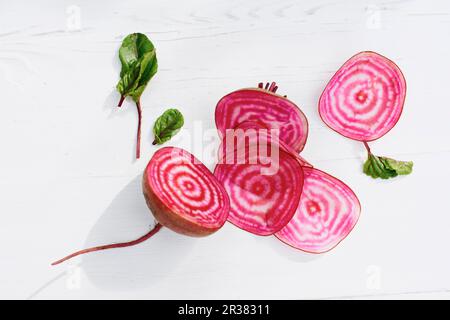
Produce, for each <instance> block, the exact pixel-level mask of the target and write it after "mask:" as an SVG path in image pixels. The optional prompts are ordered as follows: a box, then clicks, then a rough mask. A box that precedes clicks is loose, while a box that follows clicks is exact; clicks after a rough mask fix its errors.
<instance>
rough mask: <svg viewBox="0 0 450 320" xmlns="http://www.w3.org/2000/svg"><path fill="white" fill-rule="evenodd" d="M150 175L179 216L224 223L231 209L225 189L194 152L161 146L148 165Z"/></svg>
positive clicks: (154, 186)
mask: <svg viewBox="0 0 450 320" xmlns="http://www.w3.org/2000/svg"><path fill="white" fill-rule="evenodd" d="M147 176H148V179H149V180H148V182H149V184H150V186H151V187H152V189H153V190H154V192H155V194H156V195H157V197H158V198H159V199H161V200H162V201H163V202H164V203H165V204H167V205H168V206H169V208H170V209H171V210H173V211H174V212H177V213H178V214H179V215H180V216H183V217H184V218H186V219H188V220H190V221H193V222H195V223H199V224H201V225H203V226H206V227H217V226H221V225H223V224H224V223H225V221H226V217H227V214H228V210H229V199H228V196H227V195H226V192H225V189H224V188H223V187H222V186H221V185H220V184H219V182H218V181H217V179H216V178H215V177H214V176H213V175H212V173H211V172H210V171H209V170H208V168H206V167H205V166H204V165H203V164H202V163H200V161H199V160H197V159H196V158H195V157H194V156H193V155H191V154H189V153H188V152H186V151H184V150H181V149H178V148H171V147H166V148H162V149H160V150H158V151H157V152H156V153H155V155H154V156H153V160H152V161H151V163H150V164H149V166H148V167H147Z"/></svg>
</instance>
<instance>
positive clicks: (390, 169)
mask: <svg viewBox="0 0 450 320" xmlns="http://www.w3.org/2000/svg"><path fill="white" fill-rule="evenodd" d="M412 167H413V162H412V161H398V160H394V159H391V158H386V157H378V156H375V155H373V154H369V156H368V158H367V160H366V162H365V163H364V166H363V171H364V173H365V174H367V175H368V176H371V177H372V178H374V179H376V178H381V179H389V178H394V177H396V176H398V175H406V174H410V173H411V172H412Z"/></svg>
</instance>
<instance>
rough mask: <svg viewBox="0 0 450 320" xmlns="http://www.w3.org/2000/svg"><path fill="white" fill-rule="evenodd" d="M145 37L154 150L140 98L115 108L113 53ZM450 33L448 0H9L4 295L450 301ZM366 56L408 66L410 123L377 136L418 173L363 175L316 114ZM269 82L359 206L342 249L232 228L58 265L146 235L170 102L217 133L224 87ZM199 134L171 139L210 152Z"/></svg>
mask: <svg viewBox="0 0 450 320" xmlns="http://www.w3.org/2000/svg"><path fill="white" fill-rule="evenodd" d="M131 32H144V33H146V34H148V35H149V37H150V38H151V39H152V40H153V42H154V43H155V45H156V48H157V53H158V59H159V65H160V68H159V72H158V74H157V75H156V76H155V78H154V79H153V80H152V82H151V83H150V85H149V88H148V89H147V91H146V92H145V93H144V95H143V97H142V104H143V106H144V123H143V144H142V148H143V159H142V160H140V161H134V160H133V154H134V146H135V145H134V135H135V128H136V111H135V108H134V105H133V104H132V103H130V102H127V103H125V105H124V107H123V108H122V109H121V110H118V109H116V108H115V107H114V106H115V105H116V103H117V100H118V98H119V96H118V94H117V93H116V92H115V90H114V86H115V84H116V82H117V80H118V73H119V62H118V58H117V53H116V52H117V49H118V47H119V45H120V42H121V39H122V38H123V37H124V36H125V35H126V34H128V33H131ZM449 36H450V3H449V2H448V1H445V0H440V1H438V0H435V1H425V0H422V1H419V0H417V1H412V0H411V1H407V0H403V1H356V0H354V1H331V0H327V1H273V0H251V1H250V0H248V1H230V0H227V1H204V0H195V1H177V2H175V1H163V0H158V1H144V0H142V1H87V0H85V1H75V0H73V1H56V0H46V1H44V0H40V1H28V2H26V1H6V0H1V1H0V92H1V100H0V101H1V110H2V116H1V117H0V137H1V138H0V141H1V148H2V152H1V157H0V194H1V200H0V214H1V222H0V243H1V245H0V248H1V249H0V298H21V299H24V298H31V299H49V298H59V299H72V298H74V299H78V298H86V299H89V298H96V299H104V298H113V299H115V298H157V299H159V298H164V299H171V298H180V299H184V298H193V299H202V298H275V299H278V298H295V299H298V298H333V297H344V298H354V297H363V298H380V297H381V298H399V297H402V298H450V273H449V269H450V256H449V255H450V253H449V250H448V245H449V242H450V206H449V201H448V199H449V187H448V181H450V169H449V162H450V153H449V152H450V139H449V138H450V135H449V131H450V129H449V128H450V125H449V121H450V120H449V119H450V105H449V102H448V101H449V99H448V94H449V92H450V86H449V85H450V84H449V82H448V72H449V71H450V59H449V56H450V42H449V41H448V39H449ZM361 50H375V51H378V52H380V53H382V54H384V55H386V56H388V57H390V58H392V59H393V60H395V61H396V62H397V63H398V64H399V66H400V67H401V68H402V70H403V71H404V74H405V76H406V78H407V83H408V94H407V102H406V105H405V109H404V113H403V115H402V118H401V119H400V121H399V123H398V124H397V126H396V127H395V128H394V129H393V130H392V131H391V132H389V133H388V134H387V135H386V136H385V137H383V138H382V139H380V140H379V141H377V142H376V143H373V144H372V148H373V149H374V151H375V152H376V153H378V154H381V155H389V156H393V157H396V158H400V159H405V160H413V161H414V162H415V167H414V170H415V171H414V173H413V174H412V175H411V176H408V177H404V178H399V179H395V180H392V181H373V180H371V179H370V178H368V177H366V176H364V175H363V174H362V173H361V163H362V158H363V157H365V155H364V152H363V151H364V150H363V146H362V145H361V144H359V143H357V142H354V141H350V140H348V139H345V138H343V137H341V136H339V135H337V134H336V133H335V132H333V131H331V130H330V129H328V128H327V127H326V126H325V125H324V124H323V123H322V122H321V121H320V119H319V117H318V113H317V109H316V105H317V101H318V97H319V95H320V93H321V91H322V90H323V88H324V86H325V84H326V82H327V80H328V79H329V78H330V77H331V76H332V74H333V72H334V71H336V70H337V68H338V67H339V66H340V65H341V64H342V63H343V62H344V61H345V60H346V59H347V58H348V57H350V56H351V55H353V54H354V53H356V52H358V51H361ZM272 80H275V81H278V83H279V86H280V89H279V91H280V92H281V93H284V94H287V95H288V96H289V97H290V98H291V99H292V100H293V101H295V102H297V103H298V104H299V105H300V106H301V107H302V109H303V111H304V112H305V113H306V115H307V116H308V119H309V123H310V135H309V140H308V144H307V146H306V149H305V151H304V153H303V155H304V156H305V157H306V158H307V159H309V160H310V161H311V162H312V163H314V164H315V165H316V166H317V167H319V168H321V169H324V170H326V171H328V172H330V173H332V174H334V175H336V176H337V177H340V178H341V179H343V180H344V181H346V182H347V183H348V184H349V185H350V186H351V187H352V188H353V189H354V190H355V191H356V192H357V194H358V196H359V198H360V200H361V202H362V206H363V212H362V216H361V219H360V221H359V224H358V225H357V227H356V228H355V230H354V231H353V232H352V234H351V235H350V236H349V237H348V238H347V239H346V240H345V241H344V242H343V243H342V244H341V245H340V246H339V247H338V248H336V249H335V250H334V251H332V252H330V253H328V254H325V255H321V256H310V255H307V254H304V253H301V252H298V251H295V250H293V249H290V248H288V247H285V246H283V245H282V244H281V243H279V242H278V241H277V240H276V239H274V238H271V237H268V238H265V237H257V236H253V235H250V234H248V233H245V232H243V231H241V230H239V229H237V228H235V227H233V226H231V225H226V226H225V227H224V228H223V229H222V230H221V231H220V232H218V233H216V234H214V235H213V236H210V237H208V238H203V239H193V238H187V237H183V236H180V235H177V234H175V233H173V232H170V231H169V230H162V231H161V233H160V234H159V235H157V236H155V238H154V239H152V240H151V241H148V242H146V243H144V244H142V245H140V246H137V247H134V248H129V249H123V250H113V251H110V252H103V253H99V254H92V255H90V256H86V257H85V258H83V259H76V260H74V261H72V262H70V263H67V264H64V265H62V266H59V267H50V266H49V263H50V262H51V261H53V260H54V259H56V258H60V257H61V256H63V255H65V254H67V253H69V252H70V251H73V250H76V249H80V248H83V247H86V246H87V245H93V244H103V243H109V242H115V241H121V240H130V239H133V238H135V237H136V236H139V235H141V234H143V233H145V232H146V231H147V230H148V228H149V225H151V224H152V217H151V215H150V214H149V212H148V210H147V209H146V206H145V204H144V201H143V199H142V196H141V191H140V186H139V176H140V174H141V172H142V171H143V168H144V167H145V165H146V162H147V161H148V159H149V158H150V157H151V155H152V153H153V152H154V151H155V150H156V148H154V147H152V146H151V131H150V130H151V126H152V123H153V121H154V120H155V118H156V117H157V116H158V115H159V114H160V113H161V112H162V111H163V110H165V109H166V108H168V107H177V108H179V109H180V110H181V111H182V112H183V113H184V115H185V119H186V126H185V128H186V131H185V132H184V134H185V135H184V136H188V135H189V134H191V135H194V132H193V131H194V130H195V128H198V127H199V126H202V127H203V129H204V130H205V131H207V132H209V133H211V132H213V133H214V132H215V131H211V130H214V122H213V111H214V107H215V103H216V102H217V100H218V99H219V98H220V97H221V96H223V95H224V94H226V93H228V92H230V91H232V90H234V89H238V88H241V87H247V86H252V85H256V83H257V82H259V81H272ZM213 135H215V134H213ZM181 137H183V135H181ZM205 139H206V138H205ZM201 140H202V139H201V136H200V138H198V137H197V138H194V140H193V142H192V143H189V141H187V140H186V139H182V138H180V137H179V138H178V139H177V140H174V141H173V142H171V143H170V144H172V145H178V146H185V147H186V148H188V149H189V150H191V151H193V152H194V153H195V154H196V155H197V156H201V154H199V153H201V152H202V151H201V146H203V145H204V143H205V141H203V144H202V141H201ZM199 150H200V151H199ZM208 165H209V166H210V167H211V166H212V163H208Z"/></svg>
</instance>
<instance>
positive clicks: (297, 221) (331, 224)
mask: <svg viewBox="0 0 450 320" xmlns="http://www.w3.org/2000/svg"><path fill="white" fill-rule="evenodd" d="M303 171H304V176H305V180H304V183H303V192H302V196H301V198H300V203H299V206H298V208H297V211H296V213H295V215H294V217H293V218H292V220H291V221H290V222H289V223H288V224H287V225H286V226H285V227H284V228H283V229H281V230H280V231H279V232H277V233H276V234H275V236H276V237H277V238H278V239H280V240H281V241H283V242H285V243H286V244H288V245H290V246H292V247H294V248H297V249H300V250H303V251H306V252H310V253H323V252H326V251H329V250H331V249H333V248H334V247H335V246H336V245H338V244H339V242H341V241H342V240H343V239H344V238H345V237H346V236H347V235H348V234H349V233H350V231H351V230H352V229H353V227H354V226H355V224H356V222H357V221H358V218H359V214H360V211H361V206H360V203H359V200H358V198H357V197H356V195H355V194H354V193H353V191H352V189H350V187H348V186H347V185H346V184H345V183H343V182H342V181H340V180H338V179H336V178H335V177H333V176H331V175H329V174H327V173H325V172H323V171H320V170H318V169H315V168H306V167H305V168H303Z"/></svg>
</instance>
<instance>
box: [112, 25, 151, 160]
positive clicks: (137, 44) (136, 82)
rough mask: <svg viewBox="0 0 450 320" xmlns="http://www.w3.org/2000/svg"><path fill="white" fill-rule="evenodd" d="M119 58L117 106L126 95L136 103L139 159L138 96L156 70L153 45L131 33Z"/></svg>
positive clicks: (139, 120) (139, 35) (139, 118)
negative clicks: (120, 68) (120, 67)
mask: <svg viewBox="0 0 450 320" xmlns="http://www.w3.org/2000/svg"><path fill="white" fill-rule="evenodd" d="M119 59H120V62H121V64H122V70H121V71H120V80H119V82H118V83H117V86H116V88H117V90H118V91H119V93H120V95H121V97H120V101H119V103H118V106H119V107H120V106H122V103H123V101H124V100H125V98H126V97H128V96H129V97H131V98H132V99H133V101H134V102H135V103H136V108H137V110H138V130H137V143H136V158H137V159H139V157H140V144H141V143H140V141H141V122H142V108H141V104H140V98H141V95H142V93H143V92H144V90H145V88H146V87H147V84H148V82H149V81H150V79H151V78H152V77H153V76H154V75H155V74H156V72H157V71H158V61H157V59H156V51H155V47H154V46H153V43H152V42H151V41H150V40H149V39H148V38H147V36H146V35H145V34H142V33H132V34H130V35H128V36H126V37H125V39H123V41H122V45H121V46H120V49H119Z"/></svg>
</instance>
